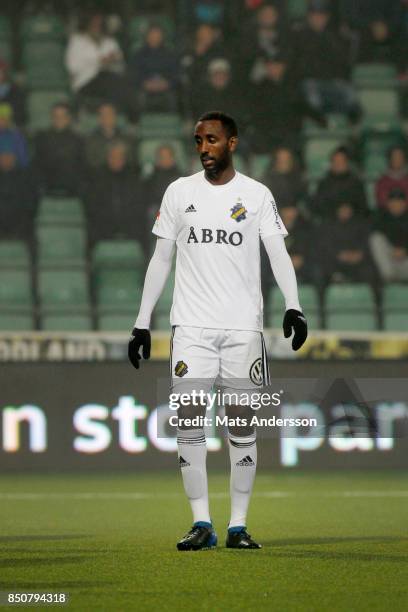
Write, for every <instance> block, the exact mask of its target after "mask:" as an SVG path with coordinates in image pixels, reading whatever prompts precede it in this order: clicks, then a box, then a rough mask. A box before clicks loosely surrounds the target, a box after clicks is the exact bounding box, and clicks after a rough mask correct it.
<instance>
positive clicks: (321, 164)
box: [305, 137, 342, 179]
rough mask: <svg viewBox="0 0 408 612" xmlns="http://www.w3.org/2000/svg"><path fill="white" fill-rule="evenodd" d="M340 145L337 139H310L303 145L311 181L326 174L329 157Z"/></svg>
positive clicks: (340, 142)
mask: <svg viewBox="0 0 408 612" xmlns="http://www.w3.org/2000/svg"><path fill="white" fill-rule="evenodd" d="M341 144H342V141H341V140H340V139H338V138H329V137H325V138H316V139H315V138H311V139H310V140H308V141H307V142H306V145H305V161H306V167H307V171H308V175H309V177H310V178H311V179H317V178H320V177H321V176H322V175H323V174H325V172H327V170H328V168H329V163H330V156H331V154H332V153H333V151H334V150H335V149H336V148H337V147H338V146H340V145H341Z"/></svg>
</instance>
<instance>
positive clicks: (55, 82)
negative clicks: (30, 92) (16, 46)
mask: <svg viewBox="0 0 408 612" xmlns="http://www.w3.org/2000/svg"><path fill="white" fill-rule="evenodd" d="M64 53H65V48H64V45H62V44H61V43H59V42H53V41H51V42H38V43H37V42H29V43H27V44H26V45H25V46H24V49H23V53H22V61H23V66H24V71H25V81H26V84H27V86H28V87H29V88H30V89H35V90H38V89H45V90H49V89H63V88H65V87H67V85H68V75H67V73H66V70H65V65H64Z"/></svg>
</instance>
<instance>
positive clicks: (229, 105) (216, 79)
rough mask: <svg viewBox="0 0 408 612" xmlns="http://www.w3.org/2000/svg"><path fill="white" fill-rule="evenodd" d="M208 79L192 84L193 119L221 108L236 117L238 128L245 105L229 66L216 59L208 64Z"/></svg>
mask: <svg viewBox="0 0 408 612" xmlns="http://www.w3.org/2000/svg"><path fill="white" fill-rule="evenodd" d="M207 74H208V78H207V81H206V82H205V83H203V82H199V83H198V84H197V85H195V84H194V83H192V90H191V109H192V113H193V117H194V119H195V118H197V117H200V115H202V114H203V113H204V112H206V111H207V110H208V109H209V108H222V109H223V111H225V112H227V113H228V112H231V113H232V114H233V115H234V117H236V119H237V121H238V123H239V125H240V128H242V126H243V123H244V122H245V119H244V112H245V111H244V109H245V107H246V104H245V106H244V104H243V103H242V99H241V96H240V94H239V91H238V90H237V87H236V85H235V83H234V80H233V77H232V74H231V64H230V63H229V61H228V60H227V59H225V58H217V59H214V60H212V61H211V62H210V63H209V64H208V71H207Z"/></svg>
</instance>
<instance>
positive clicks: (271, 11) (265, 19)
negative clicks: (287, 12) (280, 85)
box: [237, 4, 289, 82]
mask: <svg viewBox="0 0 408 612" xmlns="http://www.w3.org/2000/svg"><path fill="white" fill-rule="evenodd" d="M243 32H244V35H243V36H244V39H245V40H246V41H247V44H245V46H243V45H242V40H241V36H239V37H238V40H237V43H238V45H239V49H240V50H241V54H240V60H241V62H242V63H244V64H246V65H247V66H248V71H249V69H250V68H251V80H252V81H254V82H256V81H259V80H260V79H261V78H262V77H263V76H264V58H275V57H278V56H283V55H287V53H288V50H289V49H288V47H289V45H288V40H289V33H288V31H287V28H286V27H284V24H283V23H282V18H281V15H280V12H279V10H278V7H277V6H276V5H275V4H263V5H262V6H261V7H260V8H259V9H258V11H257V13H256V16H255V19H254V20H251V21H250V22H249V25H248V27H247V28H246V29H245V25H244V29H243Z"/></svg>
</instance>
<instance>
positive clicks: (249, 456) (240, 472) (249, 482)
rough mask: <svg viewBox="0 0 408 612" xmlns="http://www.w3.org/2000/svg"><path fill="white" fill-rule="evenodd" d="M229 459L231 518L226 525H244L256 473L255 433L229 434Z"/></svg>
mask: <svg viewBox="0 0 408 612" xmlns="http://www.w3.org/2000/svg"><path fill="white" fill-rule="evenodd" d="M228 445H229V454H230V461H231V480H230V494H231V519H230V522H229V525H228V527H229V528H230V527H241V526H242V527H246V518H247V512H248V505H249V500H250V499H251V493H252V486H253V484H254V480H255V473H256V460H257V451H256V434H255V433H254V434H252V435H251V436H246V437H238V436H231V435H230V436H229V439H228Z"/></svg>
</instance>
